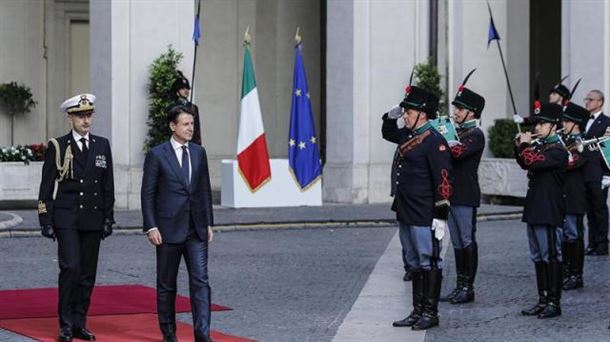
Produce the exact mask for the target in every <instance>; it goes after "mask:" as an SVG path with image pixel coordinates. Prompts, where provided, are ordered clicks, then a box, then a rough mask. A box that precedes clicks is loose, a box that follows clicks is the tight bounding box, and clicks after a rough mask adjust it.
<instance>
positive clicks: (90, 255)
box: [55, 228, 102, 329]
mask: <svg viewBox="0 0 610 342" xmlns="http://www.w3.org/2000/svg"><path fill="white" fill-rule="evenodd" d="M55 234H56V235H57V244H58V247H57V251H58V259H57V260H58V263H59V303H58V304H59V305H58V314H59V326H60V327H61V328H62V329H63V328H67V329H69V328H80V327H85V325H86V323H87V322H86V320H87V312H88V310H89V304H90V302H91V293H92V292H93V286H94V285H95V276H96V273H97V260H98V256H99V250H100V240H101V239H102V232H101V231H99V230H94V231H87V230H76V229H62V228H56V229H55Z"/></svg>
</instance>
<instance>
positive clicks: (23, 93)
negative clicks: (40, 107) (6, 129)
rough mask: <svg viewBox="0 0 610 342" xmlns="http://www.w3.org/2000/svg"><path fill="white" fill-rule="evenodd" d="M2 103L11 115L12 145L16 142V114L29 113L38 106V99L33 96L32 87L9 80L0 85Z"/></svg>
mask: <svg viewBox="0 0 610 342" xmlns="http://www.w3.org/2000/svg"><path fill="white" fill-rule="evenodd" d="M0 104H2V106H3V107H4V108H5V109H6V111H7V113H8V115H10V117H11V146H12V145H13V144H14V136H15V134H14V126H15V116H17V115H19V114H25V113H29V112H30V111H31V110H32V108H34V107H36V101H34V99H33V98H32V92H31V90H30V88H28V87H26V86H25V85H23V84H21V85H20V84H17V82H14V81H13V82H9V83H4V84H1V85H0Z"/></svg>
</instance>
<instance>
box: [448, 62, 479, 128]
mask: <svg viewBox="0 0 610 342" xmlns="http://www.w3.org/2000/svg"><path fill="white" fill-rule="evenodd" d="M475 70H476V69H472V71H470V72H469V73H468V75H467V76H466V78H465V79H464V81H463V82H462V84H461V85H460V86H459V88H458V92H457V93H456V94H455V98H454V99H453V101H452V102H451V104H452V105H454V106H456V107H458V108H464V109H468V110H470V111H473V112H474V114H475V117H476V118H477V119H478V118H480V117H481V113H482V112H483V108H484V107H485V99H484V98H483V96H481V95H479V94H477V93H475V92H474V91H472V90H470V89H468V88H466V82H468V79H469V78H470V75H472V73H473V72H474V71H475Z"/></svg>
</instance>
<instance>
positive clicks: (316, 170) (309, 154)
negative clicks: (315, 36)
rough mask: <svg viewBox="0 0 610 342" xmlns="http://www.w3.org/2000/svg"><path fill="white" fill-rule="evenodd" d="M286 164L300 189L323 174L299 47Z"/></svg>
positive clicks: (306, 186)
mask: <svg viewBox="0 0 610 342" xmlns="http://www.w3.org/2000/svg"><path fill="white" fill-rule="evenodd" d="M288 145H289V147H288V161H289V164H290V170H291V171H292V173H293V175H294V177H295V179H296V181H297V183H298V184H299V187H300V188H301V190H305V189H306V188H308V187H309V186H310V185H312V184H314V183H315V181H316V180H318V179H319V178H320V176H321V175H322V164H321V161H320V152H319V149H318V139H317V137H316V129H315V125H314V121H313V113H312V111H311V102H310V100H309V88H308V86H307V75H306V74H305V67H304V66H303V56H302V54H301V44H298V45H297V46H296V48H295V60H294V76H293V86H292V107H291V109H290V132H289V134H288Z"/></svg>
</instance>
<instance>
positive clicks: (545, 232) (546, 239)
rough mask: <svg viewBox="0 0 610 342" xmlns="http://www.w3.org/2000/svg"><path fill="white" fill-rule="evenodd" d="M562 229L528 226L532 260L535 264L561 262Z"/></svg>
mask: <svg viewBox="0 0 610 342" xmlns="http://www.w3.org/2000/svg"><path fill="white" fill-rule="evenodd" d="M562 235H563V230H562V228H561V227H553V226H545V225H530V224H528V225H527V237H528V241H529V248H530V258H531V259H532V261H533V262H540V261H544V262H553V261H556V262H561V260H562V258H561V239H562Z"/></svg>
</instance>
